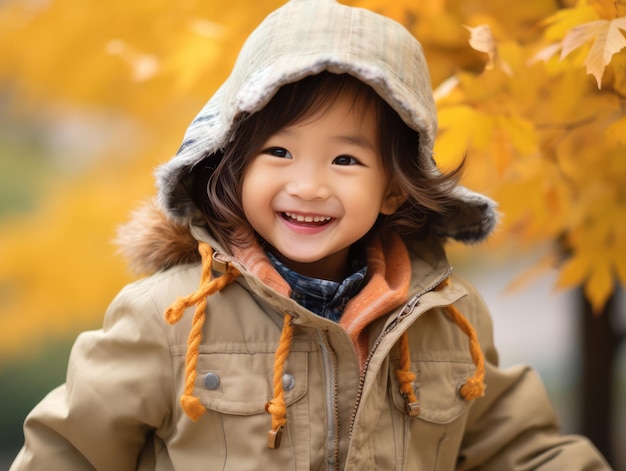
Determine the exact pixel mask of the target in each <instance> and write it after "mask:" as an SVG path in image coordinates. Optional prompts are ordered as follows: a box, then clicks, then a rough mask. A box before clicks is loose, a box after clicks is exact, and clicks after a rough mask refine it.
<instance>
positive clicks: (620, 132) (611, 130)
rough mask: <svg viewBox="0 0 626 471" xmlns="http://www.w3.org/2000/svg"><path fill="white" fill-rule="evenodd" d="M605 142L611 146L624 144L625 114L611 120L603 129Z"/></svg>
mask: <svg viewBox="0 0 626 471" xmlns="http://www.w3.org/2000/svg"><path fill="white" fill-rule="evenodd" d="M604 135H605V137H606V143H607V144H609V145H611V146H615V147H618V146H626V115H624V116H622V117H620V118H619V119H618V120H616V121H615V122H613V123H612V124H611V125H610V126H609V127H608V128H606V131H605V134H604Z"/></svg>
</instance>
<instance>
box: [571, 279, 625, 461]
mask: <svg viewBox="0 0 626 471" xmlns="http://www.w3.org/2000/svg"><path fill="white" fill-rule="evenodd" d="M579 298H580V300H581V303H580V306H581V307H582V316H581V317H582V322H581V326H582V385H581V386H582V387H581V391H582V396H581V400H582V404H581V410H582V433H583V435H585V436H586V437H588V438H589V439H590V440H591V441H592V442H593V443H594V444H595V446H596V447H597V448H598V449H599V450H600V452H601V453H602V454H603V455H604V456H605V458H606V459H607V460H608V461H609V463H610V464H611V466H613V467H614V466H615V454H614V450H613V443H614V442H613V438H612V432H613V431H614V423H613V422H614V419H613V418H614V416H615V413H614V411H613V404H614V398H613V384H614V382H613V380H614V377H615V375H614V363H615V358H616V354H617V349H618V346H619V343H620V340H621V338H620V337H621V336H620V335H619V334H618V333H617V332H616V331H615V328H614V326H613V324H612V323H611V316H612V315H613V314H615V313H614V312H613V310H614V309H617V304H618V303H617V300H616V296H615V295H614V296H612V297H611V298H610V299H609V300H608V302H607V303H606V305H605V306H604V309H603V310H602V312H599V313H596V314H594V313H593V312H592V310H591V306H590V304H589V302H588V301H587V299H586V298H585V296H584V294H583V293H582V289H580V290H579Z"/></svg>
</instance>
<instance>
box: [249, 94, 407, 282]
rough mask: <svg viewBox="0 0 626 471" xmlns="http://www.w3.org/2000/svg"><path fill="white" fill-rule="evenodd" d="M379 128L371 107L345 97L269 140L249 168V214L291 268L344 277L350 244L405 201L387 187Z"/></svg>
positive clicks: (282, 259)
mask: <svg viewBox="0 0 626 471" xmlns="http://www.w3.org/2000/svg"><path fill="white" fill-rule="evenodd" d="M377 127H378V126H377V122H376V116H375V112H374V110H373V107H372V106H369V107H367V108H366V109H363V107H359V106H354V105H353V103H352V100H351V98H350V97H348V98H345V97H342V98H339V99H338V100H336V101H335V102H334V103H333V104H332V105H330V106H329V107H328V108H327V109H325V110H323V111H321V112H320V113H318V114H316V115H314V116H312V117H311V118H308V119H305V120H304V121H303V122H300V123H296V124H294V125H291V126H288V127H286V128H283V129H281V130H280V131H278V132H277V133H276V134H274V135H272V136H270V137H269V138H268V139H267V141H266V142H265V144H264V145H263V147H262V148H261V151H260V152H259V154H258V155H257V156H255V157H254V158H253V159H252V161H251V162H250V163H249V165H248V167H247V169H246V171H245V174H244V178H243V189H242V202H243V209H244V213H245V216H246V218H247V220H248V221H249V223H250V224H251V226H252V228H253V229H254V230H255V231H256V232H257V233H258V234H259V235H260V236H261V237H263V239H264V240H265V241H267V242H268V243H269V244H270V245H271V246H272V247H273V248H274V249H275V251H276V254H277V255H278V257H279V258H280V259H281V261H282V262H283V263H285V264H286V265H287V266H288V267H290V268H291V269H293V270H296V271H298V272H299V273H302V274H304V275H308V276H313V277H316V278H323V279H331V280H337V281H338V280H342V279H343V278H344V277H345V276H346V275H347V273H346V270H347V268H348V251H349V249H350V246H351V245H352V244H353V243H354V242H356V241H358V240H359V239H360V238H361V237H363V236H364V235H365V234H366V233H367V232H368V231H369V230H370V229H371V228H372V226H373V225H374V223H375V222H376V219H377V217H378V215H379V213H383V214H391V213H393V212H394V211H395V210H396V209H397V207H398V206H399V205H400V203H401V202H402V200H401V198H399V197H398V196H397V195H396V192H394V191H391V189H390V188H389V187H390V185H389V180H388V178H387V176H386V174H385V171H384V169H383V164H382V158H381V154H380V149H379V148H378V129H377Z"/></svg>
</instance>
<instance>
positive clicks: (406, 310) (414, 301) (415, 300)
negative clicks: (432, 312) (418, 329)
mask: <svg viewBox="0 0 626 471" xmlns="http://www.w3.org/2000/svg"><path fill="white" fill-rule="evenodd" d="M419 302H420V295H415V296H413V297H412V298H411V299H409V302H408V303H406V304H405V305H404V307H403V308H402V311H400V314H398V322H400V321H401V320H402V319H404V318H405V317H406V316H408V315H409V314H411V313H412V312H413V310H414V309H415V307H416V306H417V305H418V304H419Z"/></svg>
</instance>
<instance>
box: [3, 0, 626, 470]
mask: <svg viewBox="0 0 626 471" xmlns="http://www.w3.org/2000/svg"><path fill="white" fill-rule="evenodd" d="M345 3H349V4H352V5H357V6H362V7H366V8H370V9H372V10H375V11H378V12H381V13H383V14H385V15H387V16H390V17H393V18H395V19H397V20H398V21H400V22H402V23H404V24H405V25H406V26H407V27H408V28H409V29H410V30H411V31H412V32H413V33H414V35H415V36H416V37H417V38H418V39H419V40H420V41H421V42H422V44H423V46H424V50H425V53H426V56H427V60H428V63H429V65H430V68H431V76H432V82H433V88H434V89H435V93H436V97H437V100H438V106H439V119H440V135H439V138H438V141H437V144H436V149H435V151H436V159H437V161H438V162H439V164H440V165H441V166H443V167H446V166H450V165H454V164H456V163H457V162H458V161H459V160H460V159H461V158H462V156H463V155H465V154H467V156H468V166H467V171H466V174H465V177H464V178H465V181H464V184H466V185H467V186H469V187H471V188H472V189H475V190H477V191H481V192H484V193H486V194H488V195H490V196H491V197H493V198H494V199H496V200H498V201H499V202H500V205H501V211H502V212H503V214H504V215H505V217H504V219H503V224H502V227H501V228H500V229H499V231H498V233H497V235H496V236H495V237H494V238H493V239H492V240H491V241H490V242H489V243H488V244H486V245H485V246H483V247H481V248H477V249H475V250H478V251H479V254H480V255H479V257H482V256H492V255H493V254H497V255H498V256H499V257H505V259H506V257H519V256H520V255H521V256H528V257H530V258H532V259H533V261H534V262H533V263H532V264H531V266H530V268H525V269H524V270H520V271H519V273H517V277H516V280H515V281H514V282H513V283H512V285H513V287H517V288H520V287H521V288H523V286H525V285H526V284H527V283H529V280H534V279H537V277H541V276H545V274H546V273H551V272H554V271H556V273H557V274H558V275H557V276H556V281H555V287H556V288H557V289H569V290H573V292H575V293H576V294H577V295H578V298H576V299H577V300H578V301H577V303H576V306H577V309H580V311H581V316H574V315H572V321H571V322H572V323H579V322H580V321H579V318H580V319H585V321H584V322H588V323H590V324H583V323H581V329H582V334H581V335H582V337H581V346H580V348H581V349H583V350H585V352H586V353H585V359H586V360H584V361H582V366H581V368H583V370H584V371H583V384H587V383H588V384H593V385H594V390H593V391H592V392H591V393H589V394H592V393H594V394H595V393H597V392H598V390H599V391H600V393H599V394H600V395H599V396H588V395H585V394H587V393H584V394H583V399H582V406H581V408H582V407H587V408H588V407H589V406H588V404H589V403H594V402H597V401H604V402H607V401H608V404H609V406H610V405H611V404H613V403H614V402H615V401H616V399H615V397H614V391H615V386H614V384H615V381H616V380H615V379H614V378H615V377H617V376H618V375H616V374H615V371H614V370H615V368H616V366H615V357H616V355H617V352H618V350H619V348H620V345H623V336H624V332H623V329H622V328H620V327H619V323H616V322H615V320H614V319H615V318H616V317H618V316H623V307H621V306H622V304H620V301H619V299H617V298H618V297H619V295H618V294H616V293H619V292H620V291H621V289H622V287H623V286H624V285H625V284H626V184H625V183H626V113H625V112H624V107H625V100H626V52H625V51H624V50H622V48H623V47H624V46H625V45H626V38H625V37H624V33H623V31H624V30H626V1H625V0H618V1H614V0H578V1H575V0H561V1H557V0H528V1H524V2H514V3H511V2H502V1H500V0H430V1H428V2H423V1H416V0H394V1H392V2H389V1H386V0H351V1H345ZM280 4H282V1H278V0H255V1H250V0H232V1H230V2H217V1H198V0H181V1H177V2H171V1H165V0H136V1H134V2H131V3H128V2H125V1H124V2H122V1H120V0H112V1H109V2H96V1H94V0H80V1H79V0H19V1H17V0H5V1H3V2H1V3H0V44H1V48H0V306H1V307H0V309H1V311H0V389H1V390H2V397H3V399H4V400H3V401H2V405H1V406H0V407H2V410H1V411H0V415H1V416H2V417H3V421H2V426H0V443H1V444H2V451H0V453H2V454H4V455H5V457H8V458H7V459H9V460H10V459H11V457H12V455H14V453H15V452H16V451H17V448H18V447H19V446H20V444H21V441H22V436H21V422H22V421H23V418H24V416H25V414H26V413H27V411H28V410H29V409H30V408H32V406H33V405H34V404H35V403H36V402H37V401H38V400H39V399H40V398H41V397H42V396H43V395H44V394H45V393H46V392H47V391H48V390H49V389H50V388H52V387H53V386H55V385H57V384H59V383H61V382H62V381H63V377H64V372H65V363H66V361H67V355H68V352H69V348H70V345H71V342H72V340H73V338H74V337H75V335H76V334H77V333H78V332H79V331H81V330H84V329H87V328H98V327H99V325H100V321H101V317H102V314H103V312H104V309H105V308H106V306H107V305H108V303H109V302H110V300H111V299H112V298H113V296H114V295H115V294H116V293H117V291H118V290H119V289H120V288H121V287H122V286H123V285H124V284H125V283H127V282H128V281H130V280H131V279H132V278H133V275H132V274H130V273H129V272H128V270H127V269H126V266H125V264H124V261H123V260H122V259H121V258H120V257H119V256H117V255H116V254H115V248H114V246H113V245H112V243H111V241H112V240H113V239H114V237H115V228H116V226H118V225H119V224H120V223H122V222H124V221H125V220H126V218H127V216H128V214H129V212H130V211H131V210H132V209H133V208H134V207H136V206H137V205H138V203H139V202H140V201H142V200H145V199H147V198H150V197H151V196H152V195H153V194H154V189H153V177H152V169H153V168H154V167H155V166H157V165H158V164H160V163H162V162H164V161H167V160H168V159H169V158H170V157H171V156H172V155H173V154H174V153H175V152H176V150H177V148H178V145H179V143H180V141H181V139H182V135H183V132H184V129H185V127H186V125H187V124H188V123H189V122H190V121H191V119H192V118H193V116H194V115H195V114H196V113H197V112H198V111H199V109H200V108H201V106H202V105H203V104H204V103H205V102H206V100H207V99H208V97H209V96H210V95H211V94H212V93H213V91H214V90H216V88H217V87H218V86H219V84H221V82H222V81H223V80H224V79H225V78H226V76H227V75H228V73H229V70H230V68H231V66H232V64H233V62H234V60H235V58H236V54H237V52H238V50H239V48H240V46H241V44H242V42H243V41H244V40H245V38H246V37H247V35H248V34H249V33H250V31H251V30H252V29H253V28H254V27H255V26H256V25H257V24H258V23H259V22H260V21H261V20H262V18H264V17H265V16H266V15H267V14H268V13H269V12H270V11H272V10H273V9H275V8H276V7H278V6H279V5H280ZM538 247H540V248H541V250H538V249H537V248H538ZM453 253H454V254H455V255H454V256H455V257H457V258H458V259H459V260H461V263H463V262H462V261H463V260H466V263H470V262H467V260H471V259H469V258H467V257H470V256H469V255H466V254H465V253H464V252H463V249H461V248H459V247H454V248H453ZM538 253H540V254H541V256H537V254H538ZM598 326H599V327H598ZM596 330H597V332H596ZM594 332H595V333H594ZM592 334H593V335H592ZM605 350H606V351H605ZM598 352H600V353H601V354H600V355H599V354H598ZM592 354H593V355H595V356H592ZM585 365H586V366H585ZM587 369H589V370H591V371H592V372H595V373H597V374H600V375H601V376H600V378H599V379H598V378H593V379H592V380H589V381H586V380H585V379H588V378H587V375H588V374H591V373H589V372H588V371H587ZM620 374H621V375H622V376H620V377H622V378H623V374H624V372H623V371H621V372H620ZM585 414H589V415H590V416H593V415H594V414H595V416H596V418H597V420H596V423H595V424H592V425H590V426H582V430H583V432H585V433H587V434H588V435H590V436H592V438H593V439H594V441H595V442H596V443H597V444H598V446H600V448H601V449H602V451H603V452H605V454H607V456H609V457H610V458H611V459H613V458H612V456H613V454H614V451H613V450H612V446H611V443H613V442H615V439H614V438H611V436H610V435H611V431H612V430H614V429H615V427H614V426H611V424H610V417H611V416H613V415H614V414H613V412H612V410H608V411H601V412H598V411H597V410H596V411H593V410H592V411H587V412H585ZM583 415H584V414H583ZM583 422H584V420H583ZM597 423H599V424H600V425H597ZM593 427H595V428H596V429H599V430H597V431H596V430H595V429H593ZM592 429H593V430H592ZM594 434H596V435H594ZM0 464H1V461H0ZM624 466H626V464H624Z"/></svg>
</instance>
